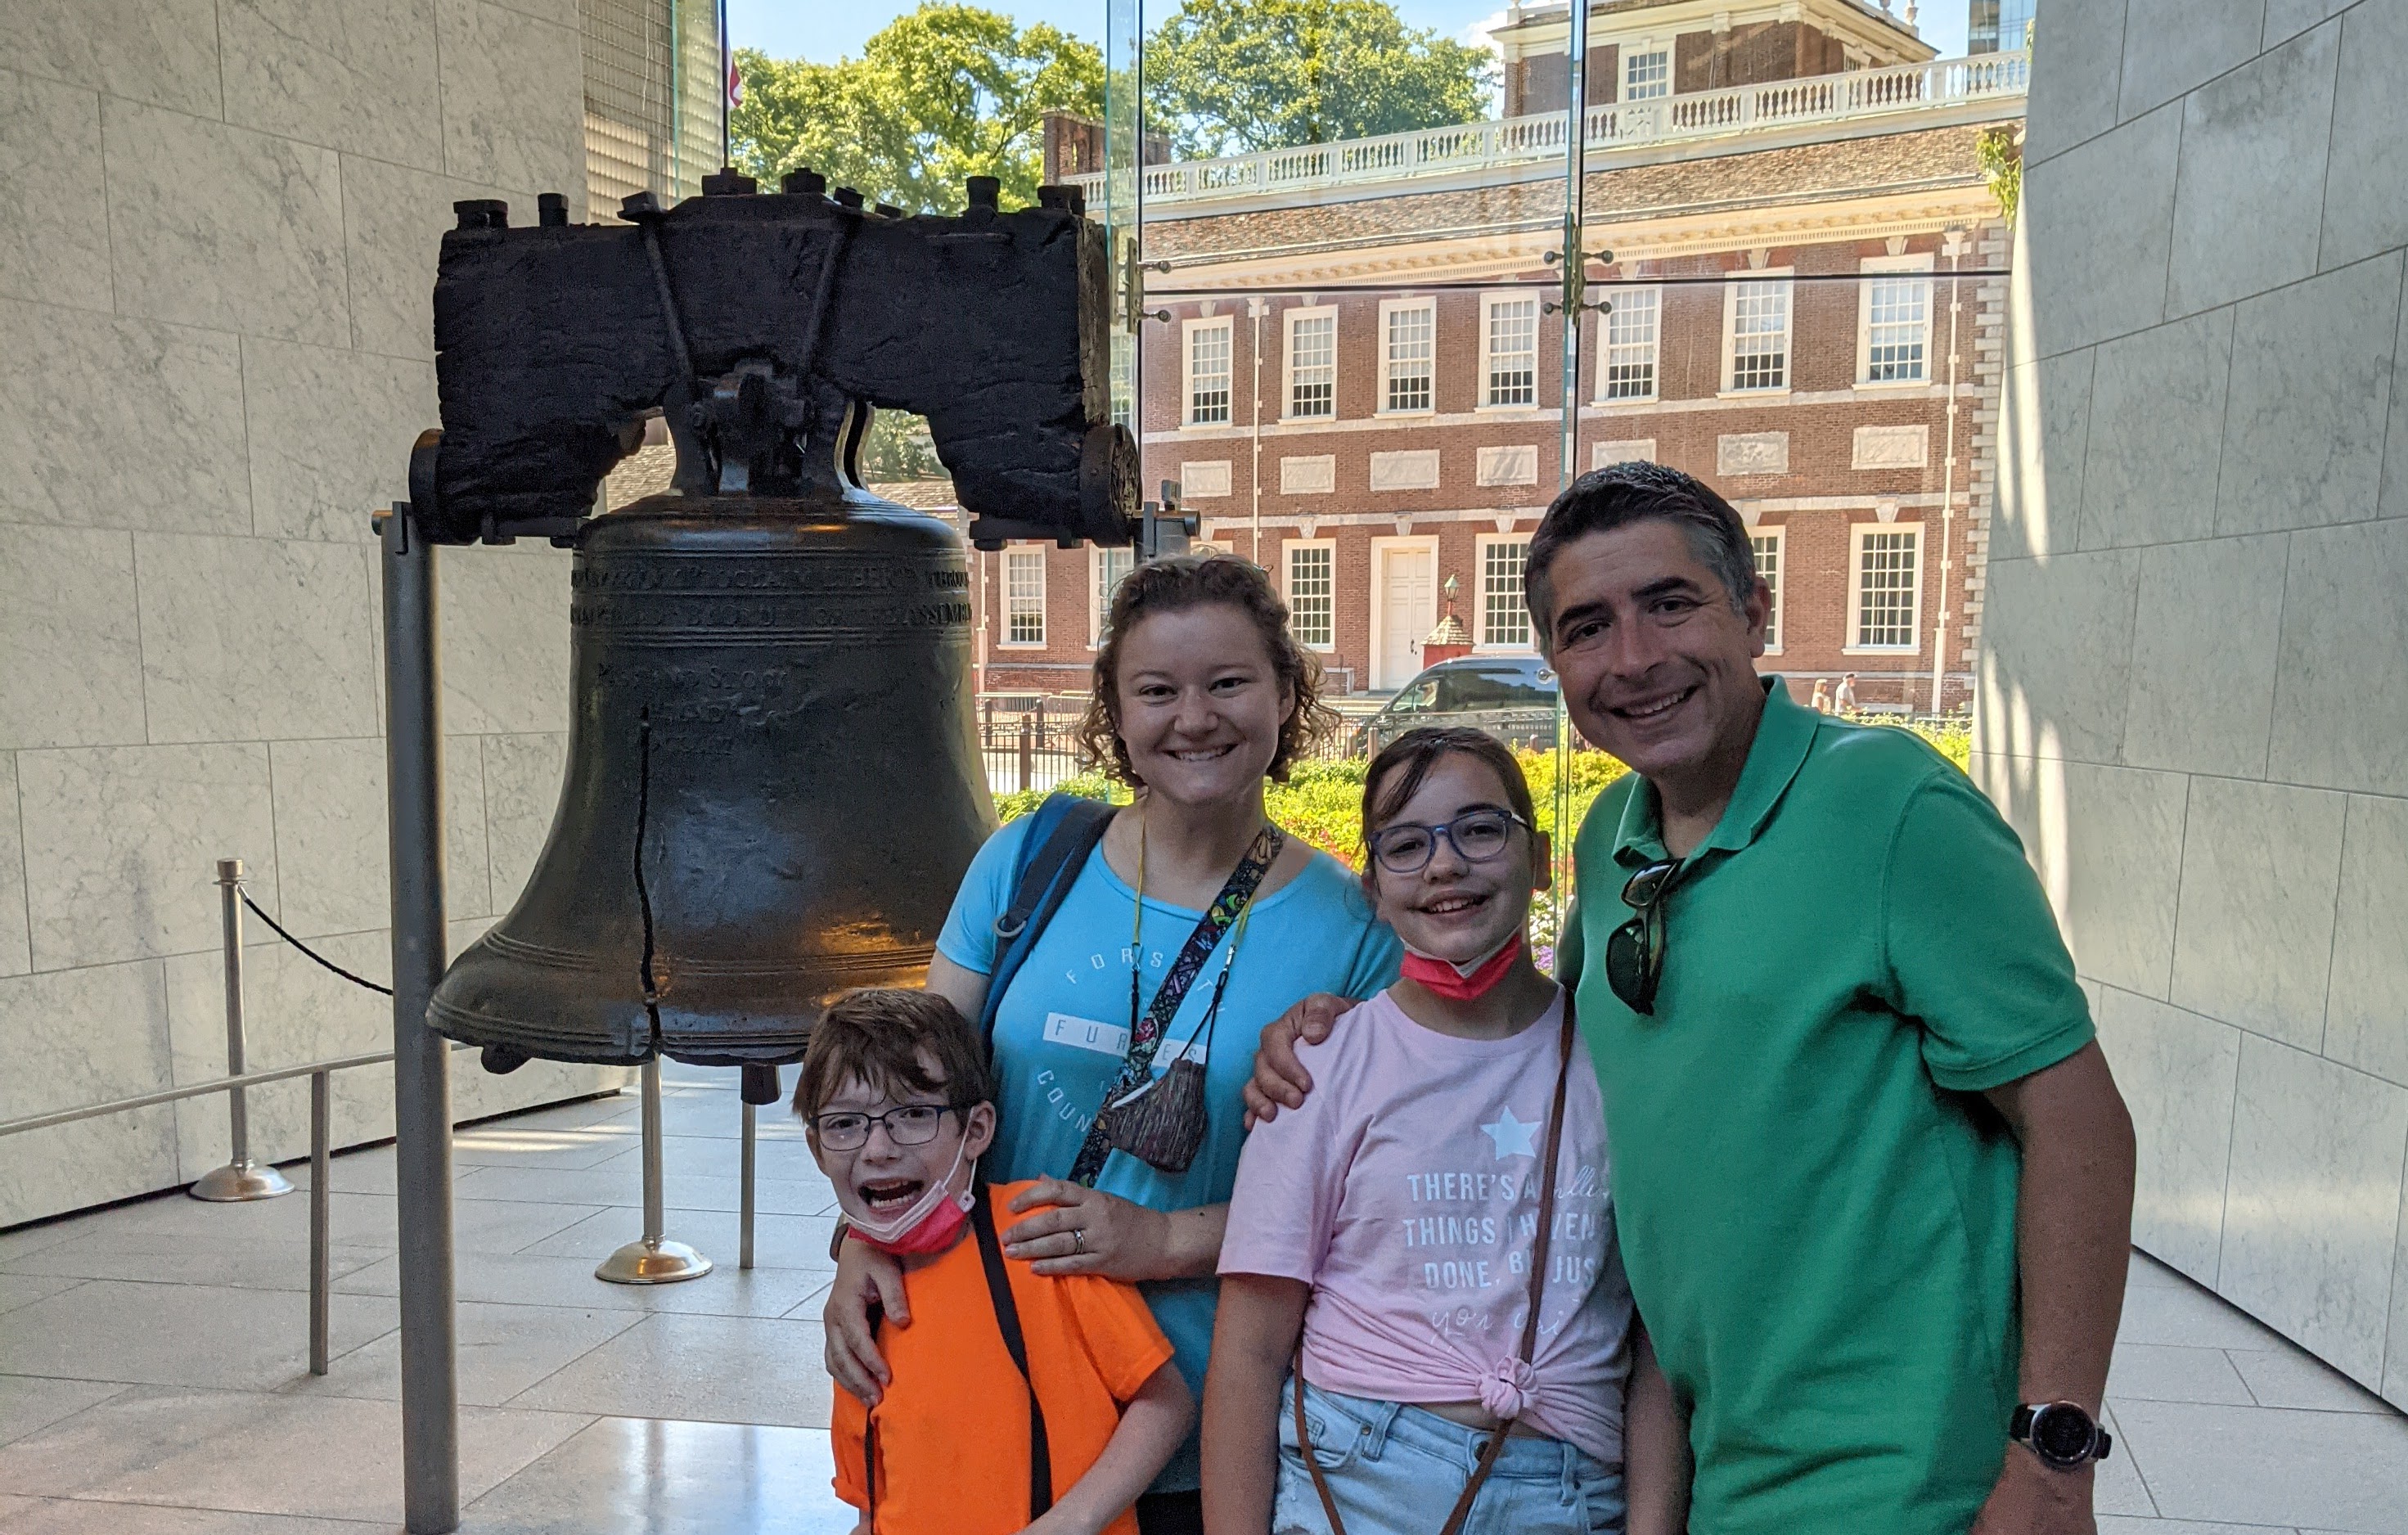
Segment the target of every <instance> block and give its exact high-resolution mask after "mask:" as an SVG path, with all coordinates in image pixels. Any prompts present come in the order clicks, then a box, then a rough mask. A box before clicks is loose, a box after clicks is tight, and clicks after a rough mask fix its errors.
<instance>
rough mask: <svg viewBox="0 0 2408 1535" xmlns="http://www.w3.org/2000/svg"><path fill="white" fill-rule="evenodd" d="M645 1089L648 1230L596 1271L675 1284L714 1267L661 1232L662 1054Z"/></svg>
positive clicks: (647, 1073) (647, 1071)
mask: <svg viewBox="0 0 2408 1535" xmlns="http://www.w3.org/2000/svg"><path fill="white" fill-rule="evenodd" d="M643 1092H644V1234H643V1236H642V1238H641V1239H639V1240H638V1241H631V1242H629V1243H627V1245H626V1246H624V1247H622V1248H620V1249H619V1250H618V1251H617V1252H615V1253H613V1254H611V1255H609V1257H607V1258H604V1259H603V1260H602V1266H601V1267H600V1268H598V1269H596V1270H594V1277H595V1278H596V1279H600V1280H608V1281H609V1283H611V1284H676V1283H677V1282H678V1281H680V1280H682V1279H700V1278H701V1277H702V1276H703V1275H705V1274H707V1273H709V1272H710V1259H709V1258H707V1257H704V1256H703V1255H701V1254H700V1253H697V1252H695V1250H694V1249H693V1248H691V1247H688V1246H687V1245H686V1244H685V1243H683V1242H681V1241H668V1240H667V1238H665V1237H664V1236H662V1234H661V1227H662V1226H663V1225H664V1224H665V1223H664V1218H663V1209H662V1206H663V1202H664V1201H663V1196H662V1191H661V1058H660V1056H658V1055H652V1056H650V1057H647V1058H646V1060H645V1061H644V1066H643Z"/></svg>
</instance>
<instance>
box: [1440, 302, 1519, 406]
mask: <svg viewBox="0 0 2408 1535" xmlns="http://www.w3.org/2000/svg"><path fill="white" fill-rule="evenodd" d="M1504 304H1527V305H1528V306H1529V307H1530V397H1529V399H1528V400H1527V401H1504V400H1498V399H1497V398H1496V397H1495V395H1496V388H1497V380H1495V378H1494V377H1492V376H1491V374H1490V372H1489V368H1490V366H1491V364H1492V363H1493V362H1494V360H1495V357H1496V352H1495V350H1494V347H1495V341H1496V333H1495V331H1494V330H1493V328H1492V327H1493V326H1494V325H1495V324H1496V313H1497V309H1498V306H1500V305H1504ZM1545 320H1546V310H1545V309H1544V308H1542V307H1541V302H1540V295H1539V294H1538V292H1537V291H1536V290H1534V289H1521V290H1518V291H1514V292H1511V293H1500V294H1481V295H1480V373H1479V379H1480V403H1479V405H1478V406H1477V407H1476V409H1481V410H1486V411H1506V410H1536V409H1539V354H1540V352H1541V350H1542V348H1541V337H1540V334H1539V333H1540V331H1541V328H1542V326H1543V324H1544V323H1545ZM1432 360H1433V362H1435V360H1436V359H1435V357H1433V359H1432ZM1432 372H1433V375H1435V372H1436V369H1435V368H1433V369H1432ZM1433 382H1435V378H1433Z"/></svg>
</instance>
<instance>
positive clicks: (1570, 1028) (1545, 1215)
mask: <svg viewBox="0 0 2408 1535" xmlns="http://www.w3.org/2000/svg"><path fill="white" fill-rule="evenodd" d="M1579 1027H1580V1024H1579V1019H1578V1017H1577V1015H1576V1013H1575V1011H1574V1010H1573V1007H1572V993H1571V988H1570V987H1569V986H1567V987H1565V988H1564V1026H1563V1030H1562V1033H1561V1035H1560V1036H1559V1038H1558V1039H1557V1040H1556V1056H1557V1058H1556V1061H1555V1104H1554V1106H1553V1107H1552V1108H1551V1109H1550V1110H1549V1111H1548V1113H1547V1153H1546V1161H1545V1164H1544V1166H1543V1168H1542V1169H1541V1171H1540V1173H1539V1231H1538V1235H1537V1237H1536V1239H1535V1240H1534V1241H1532V1242H1531V1244H1530V1309H1529V1313H1528V1314H1527V1315H1526V1316H1524V1317H1523V1318H1522V1342H1521V1347H1520V1348H1519V1350H1518V1351H1517V1357H1519V1358H1520V1359H1521V1361H1522V1362H1523V1363H1524V1364H1528V1363H1529V1362H1530V1360H1531V1359H1532V1358H1533V1357H1534V1356H1536V1354H1537V1351H1538V1343H1539V1306H1540V1303H1541V1302H1542V1301H1543V1300H1545V1299H1546V1298H1547V1249H1548V1247H1549V1246H1550V1245H1551V1244H1552V1239H1553V1237H1554V1235H1555V1163H1556V1161H1557V1159H1558V1158H1559V1157H1560V1155H1561V1154H1562V1151H1563V1144H1564V1098H1565V1096H1566V1093H1567V1090H1568V1089H1569V1088H1570V1085H1571V1071H1572V1042H1573V1040H1574V1039H1575V1038H1576V1036H1577V1033H1578V1030H1579ZM1292 1373H1293V1374H1294V1376H1295V1378H1296V1393H1295V1395H1296V1442H1297V1447H1298V1449H1299V1450H1300V1451H1301V1452H1302V1454H1303V1456H1304V1465H1305V1470H1308V1471H1310V1472H1312V1490H1313V1491H1314V1492H1316V1493H1318V1494H1319V1495H1320V1496H1321V1512H1322V1513H1323V1515H1324V1516H1325V1517H1326V1518H1327V1519H1328V1520H1329V1530H1330V1535H1346V1521H1345V1520H1343V1519H1341V1518H1340V1517H1339V1514H1338V1499H1337V1498H1336V1496H1335V1495H1333V1494H1332V1493H1331V1492H1330V1490H1329V1479H1328V1478H1327V1477H1326V1476H1324V1475H1322V1474H1321V1457H1320V1456H1317V1455H1315V1454H1313V1453H1312V1428H1311V1427H1310V1426H1309V1425H1308V1424H1307V1423H1306V1422H1305V1417H1304V1341H1303V1339H1301V1338H1298V1339H1297V1345H1296V1361H1295V1365H1294V1368H1293V1370H1292ZM1513 1421H1514V1420H1513V1419H1512V1418H1507V1419H1506V1420H1505V1421H1504V1422H1502V1423H1500V1424H1498V1426H1497V1430H1496V1432H1495V1433H1492V1434H1491V1435H1489V1436H1488V1442H1487V1443H1486V1444H1484V1445H1482V1446H1481V1449H1480V1460H1479V1463H1478V1464H1477V1465H1475V1466H1473V1467H1472V1469H1471V1475H1470V1477H1469V1479H1467V1480H1466V1481H1465V1483H1464V1484H1463V1493H1462V1495H1461V1496H1460V1497H1458V1498H1456V1499H1455V1507H1454V1509H1453V1510H1451V1511H1450V1512H1449V1513H1447V1516H1446V1523H1445V1524H1443V1525H1441V1526H1440V1527H1439V1535H1457V1532H1458V1531H1459V1530H1461V1529H1462V1528H1463V1521H1464V1520H1465V1519H1467V1518H1469V1516H1470V1514H1471V1503H1472V1499H1476V1498H1478V1497H1479V1496H1480V1488H1481V1486H1482V1485H1483V1484H1484V1483H1485V1482H1486V1481H1487V1480H1488V1473H1489V1472H1490V1471H1491V1470H1494V1469H1495V1468H1496V1465H1497V1457H1498V1456H1500V1455H1503V1454H1504V1453H1505V1440H1506V1437H1507V1436H1508V1435H1510V1434H1512V1431H1513Z"/></svg>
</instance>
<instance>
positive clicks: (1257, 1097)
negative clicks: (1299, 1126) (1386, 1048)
mask: <svg viewBox="0 0 2408 1535" xmlns="http://www.w3.org/2000/svg"><path fill="white" fill-rule="evenodd" d="M1357 1005H1358V1004H1357V1003H1356V1002H1355V1001H1354V1000H1353V999H1352V998H1350V997H1333V996H1331V995H1330V994H1329V993H1327V992H1326V991H1321V992H1315V993H1313V994H1312V996H1311V997H1306V998H1305V999H1304V1000H1303V1001H1301V1002H1298V1003H1297V1005H1296V1006H1294V1007H1292V1008H1290V1009H1288V1010H1287V1011H1285V1012H1283V1013H1281V1014H1280V1015H1279V1016H1278V1017H1277V1018H1275V1019H1273V1020H1272V1021H1271V1022H1270V1024H1269V1025H1268V1026H1266V1027H1265V1028H1264V1029H1263V1036H1262V1040H1261V1042H1260V1043H1258V1044H1257V1045H1255V1047H1254V1080H1253V1081H1251V1082H1249V1083H1246V1128H1248V1129H1250V1130H1251V1129H1253V1128H1254V1126H1257V1125H1268V1124H1269V1123H1270V1122H1271V1121H1272V1120H1274V1119H1277V1118H1278V1117H1279V1112H1280V1111H1281V1110H1282V1109H1301V1108H1303V1107H1304V1095H1305V1094H1307V1093H1310V1092H1312V1072H1310V1071H1307V1070H1306V1069H1304V1063H1303V1062H1301V1061H1299V1060H1297V1058H1296V1047H1297V1042H1298V1041H1299V1040H1301V1041H1302V1042H1303V1043H1305V1044H1319V1043H1321V1041H1322V1040H1326V1039H1328V1038H1329V1031H1330V1029H1332V1028H1333V1027H1335V1026H1337V1023H1338V1020H1339V1019H1340V1018H1341V1017H1343V1016H1345V1014H1346V1013H1348V1012H1350V1011H1353V1010H1354V1009H1355V1007H1356V1006H1357Z"/></svg>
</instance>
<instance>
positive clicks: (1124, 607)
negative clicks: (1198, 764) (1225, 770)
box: [1079, 554, 1339, 787]
mask: <svg viewBox="0 0 2408 1535" xmlns="http://www.w3.org/2000/svg"><path fill="white" fill-rule="evenodd" d="M1215 603H1217V604H1221V605H1224V606H1226V607H1230V608H1234V609H1236V610H1238V611H1239V612H1240V613H1243V614H1244V615H1245V616H1246V618H1247V619H1248V620H1249V621H1250V622H1251V623H1252V624H1254V632H1255V634H1257V635H1258V636H1260V637H1261V638H1262V642H1263V650H1264V652H1265V653H1267V654H1269V657H1270V662H1271V671H1272V673H1273V675H1275V676H1276V677H1277V678H1278V679H1279V681H1280V685H1281V686H1283V687H1284V688H1286V689H1288V691H1289V692H1290V693H1291V694H1292V695H1293V696H1295V698H1296V708H1295V710H1293V711H1292V712H1290V713H1289V715H1288V717H1287V718H1286V719H1285V720H1284V721H1283V722H1282V723H1281V724H1280V734H1279V749H1278V750H1277V751H1276V752H1274V753H1272V754H1271V765H1270V768H1269V777H1270V778H1271V780H1272V781H1273V782H1280V783H1284V782H1287V770H1288V767H1289V765H1290V764H1292V763H1293V762H1295V761H1296V759H1297V757H1298V756H1299V755H1301V754H1302V753H1304V752H1305V750H1306V749H1307V748H1308V747H1310V746H1311V745H1312V743H1313V742H1314V741H1315V740H1317V739H1321V738H1323V737H1325V736H1326V735H1328V734H1329V733H1331V732H1332V731H1334V730H1335V729H1336V728H1337V726H1338V723H1339V721H1338V712H1337V710H1333V709H1331V708H1330V707H1329V706H1328V705H1327V704H1326V703H1323V702H1322V701H1321V683H1322V678H1321V662H1320V660H1319V658H1318V657H1316V656H1314V654H1313V653H1312V652H1311V651H1309V650H1306V649H1305V648H1304V647H1303V646H1302V645H1299V644H1297V642H1296V636H1295V635H1294V634H1292V633H1290V632H1289V630H1288V626H1287V604H1286V603H1284V602H1282V601H1281V600H1280V599H1279V594H1278V593H1277V592H1274V591H1272V590H1271V582H1270V577H1269V575H1267V574H1265V573H1264V571H1263V569H1262V567H1259V566H1257V565H1255V564H1254V563H1253V562H1252V561H1250V560H1241V559H1238V558H1235V557H1234V556H1230V555H1221V554H1181V555H1177V556H1174V557H1172V558H1169V559H1160V560H1148V561H1146V562H1145V563H1144V564H1142V565H1140V566H1139V567H1137V568H1136V569H1134V570H1132V571H1130V572H1129V573H1128V574H1127V575H1126V576H1125V577H1123V578H1122V579H1121V583H1120V585H1119V587H1118V588H1117V589H1116V590H1114V591H1113V593H1112V605H1111V611H1110V612H1109V613H1108V614H1107V615H1106V618H1105V626H1104V638H1103V643H1102V644H1101V645H1100V646H1099V647H1098V648H1097V651H1096V676H1095V685H1094V690H1093V691H1092V692H1091V693H1090V694H1089V695H1088V697H1087V712H1086V714H1085V716H1084V717H1083V718H1082V719H1081V720H1080V721H1079V742H1080V745H1081V746H1082V747H1083V748H1084V749H1085V751H1086V754H1087V756H1088V758H1089V759H1090V760H1092V761H1094V762H1095V763H1097V764H1098V765H1099V766H1101V767H1102V768H1103V769H1104V770H1105V771H1106V772H1108V773H1110V774H1111V776H1112V777H1114V778H1116V779H1118V780H1120V781H1121V782H1123V783H1126V784H1128V785H1130V786H1131V787H1141V786H1143V784H1144V782H1145V781H1144V780H1143V779H1140V778H1139V777H1138V775H1137V769H1136V768H1133V767H1132V766H1130V763H1129V755H1128V747H1127V746H1126V745H1125V743H1124V742H1123V741H1122V740H1121V735H1120V715H1121V693H1120V660H1121V638H1122V637H1123V636H1125V635H1126V634H1127V633H1128V632H1129V631H1130V630H1131V629H1133V628H1135V627H1137V625H1138V624H1140V623H1142V622H1144V621H1145V620H1146V619H1149V618H1152V617H1154V615H1155V614H1157V613H1175V612H1180V611H1183V610H1186V609H1189V608H1201V607H1205V606H1208V605H1211V604H1215Z"/></svg>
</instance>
